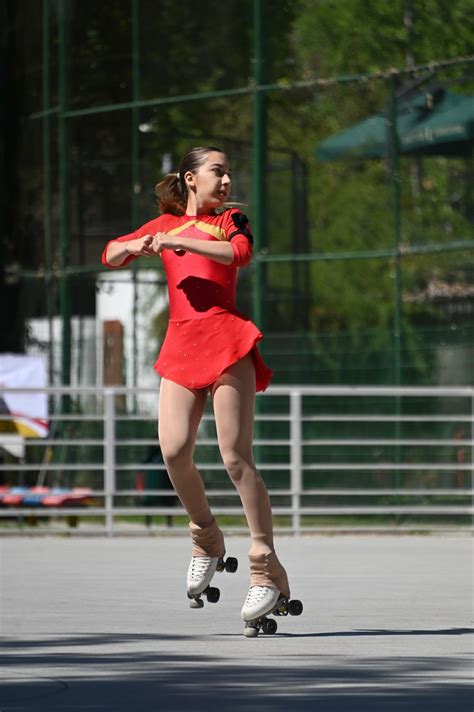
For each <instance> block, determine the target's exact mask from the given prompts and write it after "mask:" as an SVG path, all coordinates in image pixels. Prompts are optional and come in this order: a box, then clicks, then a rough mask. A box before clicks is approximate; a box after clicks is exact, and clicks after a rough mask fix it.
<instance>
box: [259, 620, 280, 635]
mask: <svg viewBox="0 0 474 712" xmlns="http://www.w3.org/2000/svg"><path fill="white" fill-rule="evenodd" d="M277 628H278V625H277V622H276V621H274V620H273V618H266V619H265V620H264V621H263V623H262V630H263V632H264V633H265V634H266V635H273V634H274V633H276V632H277Z"/></svg>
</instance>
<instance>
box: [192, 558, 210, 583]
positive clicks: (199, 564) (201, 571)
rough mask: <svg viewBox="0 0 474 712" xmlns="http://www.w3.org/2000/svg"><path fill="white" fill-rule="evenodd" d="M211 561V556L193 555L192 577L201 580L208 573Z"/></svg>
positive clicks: (194, 579)
mask: <svg viewBox="0 0 474 712" xmlns="http://www.w3.org/2000/svg"><path fill="white" fill-rule="evenodd" d="M211 562H212V559H211V557H210V556H193V557H192V559H191V569H190V575H191V579H192V580H193V581H200V580H201V579H202V578H203V577H204V576H205V575H206V574H207V571H208V569H209V566H210V565H211Z"/></svg>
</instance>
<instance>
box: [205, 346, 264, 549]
mask: <svg viewBox="0 0 474 712" xmlns="http://www.w3.org/2000/svg"><path fill="white" fill-rule="evenodd" d="M212 398H213V405H214V415H215V419H216V428H217V437H218V441H219V449H220V452H221V456H222V459H223V462H224V466H225V468H226V470H227V472H228V473H229V475H230V477H231V479H232V482H233V483H234V485H235V487H236V488H237V490H238V492H239V495H240V499H241V501H242V505H243V508H244V512H245V516H246V518H247V522H248V525H249V529H250V536H251V538H252V545H251V549H250V552H249V554H250V555H257V554H269V553H271V552H273V551H274V546H273V524H272V511H271V505H270V499H269V496H268V492H267V488H266V486H265V483H264V482H263V480H262V478H261V476H260V475H259V473H258V472H257V470H256V467H255V463H254V460H253V455H252V441H253V421H254V409H255V369H254V365H253V360H252V356H251V355H250V354H249V355H247V356H246V357H245V358H243V359H242V360H241V361H239V362H237V363H235V364H233V365H232V366H231V367H230V368H229V369H227V371H225V372H224V373H223V374H222V376H220V378H219V379H218V381H216V383H215V384H214V386H213V388H212Z"/></svg>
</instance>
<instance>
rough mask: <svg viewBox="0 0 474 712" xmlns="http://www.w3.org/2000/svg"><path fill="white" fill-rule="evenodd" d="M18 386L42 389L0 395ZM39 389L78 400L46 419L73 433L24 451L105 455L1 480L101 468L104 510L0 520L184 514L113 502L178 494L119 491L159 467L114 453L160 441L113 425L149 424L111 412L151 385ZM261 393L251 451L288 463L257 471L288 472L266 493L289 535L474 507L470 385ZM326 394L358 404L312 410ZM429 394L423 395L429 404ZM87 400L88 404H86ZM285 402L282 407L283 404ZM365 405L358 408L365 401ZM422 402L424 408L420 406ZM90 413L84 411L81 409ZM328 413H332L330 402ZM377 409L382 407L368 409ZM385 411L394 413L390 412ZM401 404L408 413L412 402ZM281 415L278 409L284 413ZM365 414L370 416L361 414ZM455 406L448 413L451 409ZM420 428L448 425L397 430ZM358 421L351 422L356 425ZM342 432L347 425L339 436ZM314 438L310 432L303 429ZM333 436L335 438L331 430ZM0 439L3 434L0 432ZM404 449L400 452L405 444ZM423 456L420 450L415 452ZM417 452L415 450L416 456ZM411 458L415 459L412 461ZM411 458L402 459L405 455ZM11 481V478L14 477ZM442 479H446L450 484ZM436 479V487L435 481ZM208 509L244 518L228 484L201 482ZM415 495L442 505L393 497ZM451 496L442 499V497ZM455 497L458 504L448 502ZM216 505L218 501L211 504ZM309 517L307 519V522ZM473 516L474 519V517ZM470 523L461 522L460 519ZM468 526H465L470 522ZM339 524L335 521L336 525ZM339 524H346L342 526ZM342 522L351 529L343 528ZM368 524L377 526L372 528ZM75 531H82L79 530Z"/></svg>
mask: <svg viewBox="0 0 474 712" xmlns="http://www.w3.org/2000/svg"><path fill="white" fill-rule="evenodd" d="M12 390H15V391H21V392H23V393H25V392H38V389H26V388H22V389H0V393H1V392H2V391H8V392H9V391H12ZM42 392H43V393H44V392H45V393H47V394H48V395H49V396H50V397H51V398H52V399H56V401H57V404H58V403H60V400H61V397H64V396H68V397H73V396H74V397H75V399H76V401H78V402H80V403H81V404H87V405H82V412H81V413H71V412H67V413H61V412H58V411H56V412H54V413H53V414H52V415H51V418H50V420H51V422H52V423H58V422H59V423H62V424H67V423H75V425H76V428H77V429H78V430H79V437H78V436H77V434H76V436H75V437H66V436H64V435H61V436H60V437H54V436H53V437H49V438H45V439H39V438H38V439H31V440H26V441H25V443H26V446H27V447H44V448H46V447H47V448H48V449H49V452H51V449H53V450H54V449H56V450H58V449H61V448H63V449H64V448H72V447H76V446H81V447H99V448H101V450H102V452H103V456H102V458H100V459H99V461H95V462H83V461H80V462H54V461H53V462H47V461H45V460H44V461H43V462H42V463H32V462H10V463H3V464H1V465H0V474H1V475H2V476H3V479H5V478H7V479H9V480H10V481H14V484H21V483H20V481H19V478H20V477H21V476H23V477H24V476H25V473H30V474H31V473H36V475H37V481H38V482H40V483H42V484H45V483H46V484H47V483H48V481H53V482H54V480H55V478H57V477H58V476H59V475H60V474H61V476H63V477H64V476H65V473H70V474H74V473H79V472H80V473H81V477H82V478H83V479H84V477H87V476H88V475H87V473H89V476H90V477H93V475H94V473H100V478H101V482H102V486H101V487H97V486H96V487H94V488H92V496H93V498H94V500H96V501H100V502H101V504H100V506H90V507H64V508H59V507H58V508H54V507H51V508H48V507H41V506H37V507H34V508H32V507H24V506H21V505H19V506H14V507H0V526H1V521H2V518H3V519H4V520H5V519H6V518H10V519H11V518H12V517H13V518H16V519H17V521H20V520H21V518H22V517H25V516H31V515H34V516H35V517H49V518H55V517H58V518H61V519H63V518H65V517H72V516H74V517H81V518H91V517H94V518H97V517H100V518H103V520H104V522H105V523H104V526H103V531H104V532H105V533H107V534H108V535H109V536H110V535H112V534H113V533H114V531H116V530H117V529H118V530H120V526H118V521H117V520H118V519H119V518H123V517H127V516H128V517H129V516H137V515H139V516H144V515H149V516H152V515H166V516H168V517H170V516H173V517H176V516H177V515H179V514H183V513H184V512H183V510H181V509H179V508H177V507H171V506H168V507H165V506H163V507H156V506H146V507H143V506H136V505H134V504H128V505H125V506H119V505H118V504H117V502H118V501H119V500H120V499H122V500H123V499H124V498H125V499H127V498H128V499H129V500H130V498H134V499H137V498H139V497H148V496H160V497H174V493H173V492H171V491H169V490H163V489H157V490H146V491H143V492H137V490H136V489H133V488H128V489H127V488H117V473H130V474H133V473H134V472H137V471H147V470H155V471H156V470H157V469H160V468H159V466H157V464H156V463H149V464H146V463H144V462H143V458H141V459H140V460H139V461H132V462H122V461H121V460H122V458H120V457H119V456H118V453H119V450H120V448H126V447H142V446H153V445H156V444H157V443H156V441H155V440H154V439H152V438H150V437H149V436H148V437H143V438H137V437H125V438H118V437H117V425H118V423H119V422H122V423H123V422H129V423H133V422H134V421H138V420H140V421H147V420H148V421H153V420H155V415H154V414H153V415H152V414H150V413H146V414H140V413H137V412H135V413H133V414H127V413H124V412H118V411H117V408H116V403H117V397H124V396H126V395H130V394H133V396H134V398H136V399H137V402H138V404H139V401H140V395H141V394H149V393H150V392H151V390H150V389H128V388H123V387H108V388H104V389H102V390H101V389H96V388H86V387H81V388H79V387H78V388H71V387H67V388H66V387H53V388H47V389H43V390H42ZM272 398H279V399H280V400H279V401H278V403H279V410H278V412H277V413H275V412H272V411H271V409H268V408H267V410H269V412H268V413H265V414H263V413H262V414H260V411H263V410H264V408H263V406H264V405H265V406H268V405H269V402H270V401H269V399H272ZM382 398H383V399H385V400H384V403H385V404H391V406H392V407H391V410H395V413H393V412H389V413H387V412H381V413H379V412H370V411H369V410H368V408H367V404H368V399H369V401H370V403H373V404H374V405H375V404H376V403H377V402H380V399H382ZM416 398H419V399H423V401H424V403H425V407H426V403H428V402H430V403H431V406H432V407H431V409H430V412H426V411H423V410H421V412H416V413H413V412H408V413H407V412H403V411H404V408H405V409H406V406H407V404H408V403H409V402H410V401H413V399H416ZM259 399H262V408H261V409H257V415H256V429H257V437H256V440H255V446H256V449H257V453H258V452H260V450H261V449H262V448H263V447H267V448H271V447H279V448H282V449H286V451H287V452H288V457H287V459H286V461H285V460H284V459H283V458H282V461H278V462H268V461H264V460H262V461H260V460H259V459H257V461H258V469H259V470H260V471H261V472H262V474H263V475H264V476H265V473H272V472H274V473H278V472H280V473H282V474H284V473H286V486H285V487H281V488H278V487H273V486H272V485H271V482H270V487H269V491H270V496H271V498H272V504H273V512H274V514H275V515H283V516H285V517H287V518H288V521H289V522H291V523H290V524H289V526H288V527H287V528H286V531H291V532H292V533H299V532H302V531H316V530H318V529H319V527H318V526H316V525H315V523H314V520H315V519H317V518H320V517H330V518H334V517H343V516H346V517H347V516H351V517H354V516H356V517H368V516H369V517H372V516H374V515H378V516H384V517H386V516H403V515H412V516H417V517H425V516H426V517H430V516H431V517H433V516H436V517H445V516H449V517H451V518H452V517H457V518H458V519H459V517H464V518H465V517H466V516H472V514H473V513H474V508H473V506H472V501H471V500H470V497H471V496H472V494H473V490H472V476H473V474H474V388H473V387H453V388H447V387H433V388H427V387H401V388H395V387H373V386H370V387H369V386H367V387H365V386H364V387H359V386H355V387H352V386H338V387H325V386H304V385H301V386H299V385H298V386H273V387H271V388H270V389H269V390H268V391H267V392H266V393H264V394H259ZM315 399H319V400H321V399H324V402H329V401H335V400H336V402H338V403H339V405H340V404H341V403H343V404H346V403H347V404H348V403H350V404H351V405H353V403H354V402H357V403H359V404H360V406H359V407H358V408H357V409H354V408H353V407H352V408H351V410H352V411H353V412H351V413H347V412H346V413H344V412H340V410H341V408H340V407H339V410H338V411H337V412H317V411H318V410H319V407H316V406H317V405H318V400H315ZM425 399H426V400H425ZM91 403H92V405H93V406H94V407H93V408H91ZM282 404H283V405H282ZM362 406H364V407H362ZM422 408H423V406H422ZM87 409H89V410H87ZM326 410H332V409H331V408H327V409H326ZM373 410H376V411H377V410H378V408H376V407H374V408H373ZM387 410H390V409H389V408H387ZM407 410H410V409H409V408H408V409H407ZM282 411H283V412H282ZM361 411H366V412H361ZM453 411H454V412H453ZM8 419H9V416H8V415H2V416H0V421H1V420H8ZM212 419H213V418H212V415H209V414H206V415H205V416H204V417H203V422H204V424H205V427H204V428H203V430H202V431H201V432H200V434H199V436H198V441H197V446H198V447H200V446H207V447H211V448H214V447H216V439H215V437H214V436H213V435H211V436H210V435H209V433H208V432H204V431H205V430H206V424H208V423H209V421H211V420H212ZM86 422H89V423H96V424H97V425H99V426H100V427H101V428H102V436H101V437H87V436H86V435H84V437H80V434H81V432H80V431H81V427H84V424H85V423H86ZM272 424H274V425H273V428H275V427H276V426H277V425H279V426H285V425H286V428H287V436H284V437H281V433H280V435H279V436H275V437H273V436H272V432H271V430H272V428H271V427H269V426H271V425H272ZM380 424H384V425H385V426H387V425H390V424H392V425H393V429H394V433H393V437H392V436H387V434H384V436H383V437H381V436H370V435H369V436H368V437H366V436H364V437H360V436H357V427H360V426H361V425H365V426H366V427H367V428H370V427H372V426H375V425H379V426H380ZM423 424H425V425H426V426H429V425H431V426H442V427H444V428H445V429H446V428H448V429H449V431H450V432H448V434H447V435H446V434H445V435H446V436H445V437H439V434H438V435H436V433H435V434H431V435H430V434H429V435H428V436H426V434H424V435H423V436H421V437H409V436H408V437H407V436H406V435H403V436H402V434H401V428H402V426H404V427H405V429H406V428H408V427H412V426H418V427H420V426H421V425H423ZM456 425H457V426H458V428H459V427H460V428H461V431H460V432H462V436H460V435H459V432H458V434H457V436H456V437H455V436H453V433H452V430H453V428H454V427H455V426H456ZM323 426H324V430H325V431H326V430H327V428H328V426H331V436H330V437H327V433H325V434H322V435H320V436H318V429H319V430H320V429H321V427H323ZM356 426H357V427H356ZM259 427H266V428H267V430H269V434H267V436H266V437H263V436H261V433H259V432H258V430H259ZM341 428H344V431H345V432H343V434H342V436H341V433H340V431H341ZM351 428H352V429H353V430H354V432H355V435H354V436H352V435H351V433H350V432H349V435H348V431H350V429H351ZM308 430H309V431H310V435H307V434H306V433H307V431H308ZM332 433H334V436H333V435H332ZM0 442H1V438H0ZM387 447H389V448H392V449H395V456H392V459H391V460H390V461H387V457H386V458H385V459H384V461H376V462H371V461H363V462H360V461H354V458H353V457H349V455H347V453H348V452H349V453H350V452H351V451H352V452H354V450H355V449H358V450H357V451H358V452H359V453H366V454H367V453H369V454H370V452H373V450H370V449H371V448H372V449H373V448H387ZM308 448H332V449H333V451H336V449H337V453H342V454H343V455H344V456H343V457H342V458H341V459H339V458H338V459H337V460H336V461H314V459H311V457H309V456H308V454H307V452H308ZM407 448H411V454H410V453H409V454H408V456H407V455H406V449H407ZM440 448H445V449H447V452H448V456H447V457H445V459H444V460H443V461H440V460H439V458H438V459H433V458H432V457H430V453H431V452H439V449H440ZM403 449H405V450H403ZM420 452H423V453H424V455H423V457H421V455H420ZM413 453H417V454H416V456H414V455H413ZM196 459H197V466H198V468H199V469H201V470H202V471H206V472H208V473H216V472H217V473H222V480H221V481H222V482H226V483H228V480H227V478H226V477H225V475H224V472H223V466H222V464H221V463H220V462H215V461H213V462H202V461H200V460H199V457H197V458H196ZM410 459H411V461H410ZM407 460H408V461H407ZM317 473H320V476H321V475H323V474H325V473H332V477H333V479H332V481H331V485H332V486H331V487H328V486H325V487H315V486H314V479H315V475H316V474H317ZM338 473H344V474H348V473H350V474H351V476H353V478H354V480H355V482H356V483H357V478H358V476H359V477H360V475H362V474H365V476H367V474H368V473H377V475H378V476H381V475H382V474H385V475H390V474H391V475H392V476H394V477H395V479H397V484H396V486H392V487H385V486H384V487H377V486H373V485H372V486H365V487H363V486H356V487H347V485H345V486H339V487H338V486H337V478H338V476H339V475H338ZM410 473H429V475H430V478H431V481H430V486H426V484H425V485H424V486H423V485H422V486H419V485H417V486H416V487H413V486H406V485H404V484H403V482H402V481H401V478H402V476H403V477H406V476H408V475H409V474H410ZM15 478H16V479H15ZM456 478H457V479H458V480H459V479H460V480H461V485H460V486H459V482H457V483H456V486H454V484H453V480H456ZM307 479H310V480H311V482H312V484H310V485H308V484H305V480H307ZM440 479H441V480H443V479H444V480H445V482H444V485H443V484H441V485H439V484H438V483H439V480H440ZM446 479H449V480H450V483H448V484H446ZM433 483H434V484H433ZM207 492H208V495H209V498H210V500H211V505H212V508H213V512H214V513H215V514H216V515H220V514H225V515H241V514H242V508H241V506H240V502H239V501H238V495H237V492H236V491H235V490H233V489H226V488H223V487H216V486H212V487H211V486H209V487H208V488H207ZM224 497H225V498H226V499H227V498H229V497H237V501H236V504H235V505H233V506H230V505H228V504H223V503H222V502H219V499H222V498H224ZM329 497H330V498H342V497H343V498H345V499H349V500H350V502H349V504H347V503H346V504H342V505H341V504H337V505H327V504H316V505H315V504H314V502H313V503H308V500H310V499H314V498H319V499H320V500H321V499H322V498H329ZM362 497H367V498H373V497H384V498H391V499H393V498H395V503H391V504H386V503H384V504H383V505H381V504H374V505H367V504H358V503H357V501H358V500H360V499H361V498H362ZM403 497H409V498H415V497H423V498H424V499H425V500H427V499H432V498H444V500H445V501H443V502H441V503H428V504H427V503H426V501H425V502H424V503H423V504H413V503H409V504H404V503H401V502H397V501H396V500H397V498H398V499H400V498H403ZM282 498H283V499H284V500H286V501H287V504H283V505H280V504H279V503H278V502H281V500H282ZM446 500H448V501H446ZM453 500H454V501H453ZM214 503H215V505H214ZM309 518H311V519H312V520H313V521H311V520H310V519H309ZM471 521H472V520H471ZM464 526H466V525H464ZM468 526H469V525H468ZM440 527H441V528H442V524H441V525H440V523H439V521H438V520H437V521H436V522H435V523H433V522H432V523H430V522H429V521H428V523H427V524H420V521H419V519H418V520H417V521H416V522H415V523H413V524H411V525H410V524H409V525H407V526H405V527H398V528H399V529H400V528H408V529H417V530H420V529H430V530H431V529H435V528H436V529H437V528H440ZM453 527H456V524H455V523H454V524H451V525H450V528H453ZM327 528H333V529H340V528H341V527H338V526H337V525H335V524H332V527H327V526H326V527H325V530H326V529H327ZM342 528H344V527H342ZM346 528H347V527H346ZM349 528H350V529H354V528H359V527H358V525H354V524H352V525H351V526H350V527H349ZM370 528H373V527H370ZM377 528H379V529H385V528H388V525H387V523H386V522H385V523H383V524H382V525H379V526H378V527H377ZM8 531H13V532H15V533H16V532H17V529H15V528H14V529H9V530H7V529H6V528H5V527H2V528H1V532H2V533H5V532H8ZM81 531H84V530H83V529H81Z"/></svg>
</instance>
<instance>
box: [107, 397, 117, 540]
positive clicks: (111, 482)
mask: <svg viewBox="0 0 474 712" xmlns="http://www.w3.org/2000/svg"><path fill="white" fill-rule="evenodd" d="M104 492H105V531H106V534H107V536H112V535H113V526H114V494H115V392H114V390H112V389H109V388H107V389H105V390H104Z"/></svg>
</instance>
